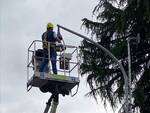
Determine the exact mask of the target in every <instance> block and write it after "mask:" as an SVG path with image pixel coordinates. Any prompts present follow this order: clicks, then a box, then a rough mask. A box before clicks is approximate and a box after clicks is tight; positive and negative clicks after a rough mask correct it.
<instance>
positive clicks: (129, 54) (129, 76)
mask: <svg viewBox="0 0 150 113" xmlns="http://www.w3.org/2000/svg"><path fill="white" fill-rule="evenodd" d="M127 45H128V78H129V79H128V80H129V81H128V82H129V83H128V84H129V86H128V87H129V97H128V98H129V113H132V109H131V104H132V83H131V52H130V38H128V39H127Z"/></svg>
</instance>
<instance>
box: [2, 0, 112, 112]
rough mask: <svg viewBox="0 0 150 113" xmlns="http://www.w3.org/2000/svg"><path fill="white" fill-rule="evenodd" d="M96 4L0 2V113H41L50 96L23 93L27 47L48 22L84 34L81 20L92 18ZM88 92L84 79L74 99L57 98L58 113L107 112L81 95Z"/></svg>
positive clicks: (91, 0)
mask: <svg viewBox="0 0 150 113" xmlns="http://www.w3.org/2000/svg"><path fill="white" fill-rule="evenodd" d="M97 1H98V0H0V64H1V66H0V113H42V112H43V111H44V107H45V103H46V101H47V99H48V98H49V96H50V94H43V93H41V92H40V91H39V89H38V88H32V89H31V91H30V92H26V82H27V79H26V78H27V77H26V76H27V74H26V62H27V48H28V46H29V44H30V43H31V42H32V41H33V40H35V39H39V40H40V39H41V34H42V33H43V32H44V31H45V28H46V24H47V22H49V21H50V22H53V23H54V25H55V26H56V25H57V24H60V25H63V26H65V27H68V28H70V29H72V30H74V31H77V32H79V33H81V34H85V29H81V24H82V21H81V20H82V19H83V18H84V17H86V18H89V19H92V10H93V8H94V6H95V5H96V3H97ZM55 30H56V28H55ZM85 35H86V34H85ZM63 36H64V40H65V42H66V43H67V44H73V45H75V46H78V45H80V41H81V39H80V38H77V37H73V36H72V35H69V34H68V33H66V34H65V32H63ZM88 91H89V88H88V85H87V84H86V82H85V80H81V84H80V88H79V92H78V94H77V95H76V96H75V97H73V98H72V97H70V96H68V97H67V96H66V97H61V96H60V103H59V105H58V110H57V113H106V111H105V110H104V107H103V106H102V104H101V102H100V101H99V104H97V103H96V102H95V101H94V100H93V99H92V98H88V97H85V96H84V95H85V94H86V93H87V92H88ZM108 112H109V113H113V112H112V111H108Z"/></svg>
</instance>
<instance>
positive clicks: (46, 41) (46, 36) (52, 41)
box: [39, 22, 61, 77]
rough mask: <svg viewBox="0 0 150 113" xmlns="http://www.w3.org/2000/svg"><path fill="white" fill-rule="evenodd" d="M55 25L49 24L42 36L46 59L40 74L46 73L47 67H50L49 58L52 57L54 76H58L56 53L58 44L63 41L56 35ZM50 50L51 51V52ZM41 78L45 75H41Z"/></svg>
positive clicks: (41, 66)
mask: <svg viewBox="0 0 150 113" xmlns="http://www.w3.org/2000/svg"><path fill="white" fill-rule="evenodd" d="M53 28H54V25H53V24H52V23H51V22H49V23H48V24H47V30H46V32H44V33H43V35H42V42H43V50H44V58H43V61H42V63H41V65H40V69H39V71H40V72H45V69H46V66H47V65H48V62H49V60H48V58H49V56H50V60H51V65H52V70H53V74H57V66H56V60H57V52H56V42H58V43H61V39H59V38H58V37H57V35H56V33H55V32H54V31H53ZM49 50H50V51H49ZM49 53H50V54H49ZM41 77H44V73H41Z"/></svg>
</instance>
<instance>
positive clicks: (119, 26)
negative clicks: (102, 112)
mask: <svg viewBox="0 0 150 113" xmlns="http://www.w3.org/2000/svg"><path fill="white" fill-rule="evenodd" d="M93 14H94V15H95V16H96V18H97V21H91V20H89V19H87V18H84V19H83V26H85V27H86V29H88V30H89V31H90V32H91V35H92V36H93V37H94V40H95V41H97V43H99V44H101V45H103V46H104V47H105V48H107V49H108V50H110V51H111V52H112V53H113V54H114V56H116V57H117V58H118V59H119V61H120V62H121V63H122V64H123V66H124V68H125V70H126V72H127V73H128V54H127V53H128V51H127V39H128V38H132V37H135V38H136V39H137V40H131V41H130V48H131V61H132V62H131V66H132V68H131V70H132V87H133V89H132V91H133V92H132V94H133V95H132V97H133V100H134V102H133V105H132V109H133V110H135V109H136V108H138V109H139V110H140V113H150V1H149V0H99V2H98V4H97V5H96V7H95V8H94V10H93ZM80 50H81V57H82V59H83V62H82V64H81V67H80V69H81V73H82V75H83V76H84V75H88V76H87V82H88V84H89V86H90V88H91V92H89V93H88V94H89V95H92V96H93V97H94V98H95V99H97V96H100V97H101V98H102V100H103V102H104V105H106V102H107V101H108V102H109V103H110V104H111V106H112V107H113V108H116V107H117V105H118V103H121V104H123V103H122V102H123V95H124V91H123V85H124V78H123V75H122V73H121V70H120V68H119V66H118V65H117V64H116V63H115V62H114V61H113V59H111V58H110V57H109V56H108V55H107V54H105V53H104V52H103V51H102V50H100V49H98V48H97V47H95V46H94V45H93V44H91V43H90V42H88V41H86V40H83V41H82V45H81V47H80ZM135 112H136V113H137V111H135Z"/></svg>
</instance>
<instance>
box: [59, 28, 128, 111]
mask: <svg viewBox="0 0 150 113" xmlns="http://www.w3.org/2000/svg"><path fill="white" fill-rule="evenodd" d="M57 26H58V28H61V29H63V30H66V31H68V32H70V33H72V34H75V35H77V36H79V37H81V38H83V39H85V40H87V41H89V42H91V43H92V44H94V45H95V46H97V47H98V48H99V49H101V50H103V51H104V52H105V53H106V54H108V55H109V56H110V57H111V58H112V59H113V60H114V61H115V62H116V63H117V64H118V65H119V67H120V69H121V72H122V74H123V77H124V83H125V87H124V92H125V104H126V107H125V113H130V112H129V99H128V94H129V85H128V76H127V74H126V72H125V69H124V67H123V65H122V63H121V62H120V61H119V60H118V59H117V58H116V57H115V56H114V55H113V54H112V53H111V52H110V51H109V50H108V49H106V48H104V47H103V46H102V45H100V44H98V43H96V42H95V41H93V40H91V39H90V38H88V37H86V36H83V35H81V34H79V33H77V32H74V31H72V30H70V29H68V28H65V27H63V26H60V25H57Z"/></svg>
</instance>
